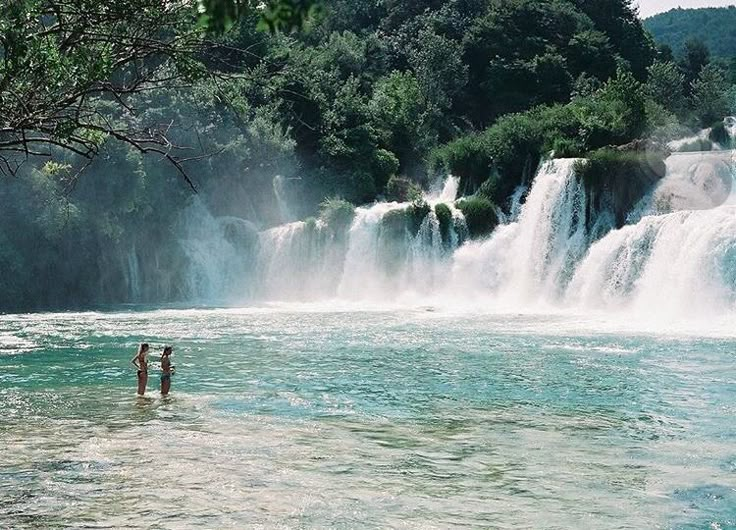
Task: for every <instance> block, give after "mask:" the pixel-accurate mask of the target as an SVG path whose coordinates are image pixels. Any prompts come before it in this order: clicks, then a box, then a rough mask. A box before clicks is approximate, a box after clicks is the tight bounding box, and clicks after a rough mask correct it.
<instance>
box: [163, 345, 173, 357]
mask: <svg viewBox="0 0 736 530" xmlns="http://www.w3.org/2000/svg"><path fill="white" fill-rule="evenodd" d="M173 349H174V348H172V347H171V346H164V352H163V355H167V354H169V355H171V352H172V350H173Z"/></svg>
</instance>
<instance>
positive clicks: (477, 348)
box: [0, 307, 736, 529]
mask: <svg viewBox="0 0 736 530" xmlns="http://www.w3.org/2000/svg"><path fill="white" fill-rule="evenodd" d="M580 330H584V331H580ZM144 339H145V340H147V341H149V342H151V343H152V344H153V346H154V348H156V349H157V350H158V349H159V348H160V346H163V345H164V344H166V343H172V344H174V346H175V354H174V358H173V359H174V364H175V365H176V367H177V374H176V375H175V377H174V379H173V385H172V391H173V394H172V396H171V397H170V398H169V399H161V397H160V396H158V395H157V393H156V390H157V385H158V379H157V377H156V374H155V369H154V370H152V374H151V379H150V382H149V394H150V396H149V397H147V398H146V399H139V398H137V397H136V396H135V370H134V368H133V367H132V366H131V365H130V358H131V357H132V356H133V354H134V352H135V347H136V344H137V343H138V342H139V341H141V340H144ZM735 352H736V339H735V338H733V337H729V336H723V335H721V336H711V337H702V336H696V335H672V334H670V333H667V334H664V333H636V332H633V331H631V332H626V333H622V332H620V331H618V332H614V331H612V330H610V329H608V328H606V327H605V326H598V325H597V324H595V323H592V324H591V323H590V322H588V323H587V324H585V325H583V324H582V323H581V321H579V320H576V318H575V317H574V316H571V315H567V316H543V315H526V316H525V315H511V316H509V315H478V314H476V315H468V314H464V315H457V314H448V313H443V312H442V311H427V310H424V309H417V310H393V311H358V310H353V311H347V310H345V311H325V310H324V309H323V310H319V311H316V310H309V309H304V308H302V309H296V308H289V307H280V308H260V309H242V310H204V309H203V310H151V311H127V312H108V313H46V314H29V315H4V316H0V410H1V415H0V447H2V458H0V528H5V527H9V528H49V527H73V528H149V527H154V528H243V527H268V528H273V527H284V528H317V527H325V526H328V525H329V526H334V527H338V528H340V527H342V528H355V527H395V528H402V527H403V528H419V527H421V528H447V527H458V526H467V527H494V528H528V527H535V528H683V529H684V528H721V529H725V528H736V422H735V421H734V416H735V415H736V404H735V403H736V402H735V401H734V390H735V389H736V387H735V382H736V368H735V367H736V353H735Z"/></svg>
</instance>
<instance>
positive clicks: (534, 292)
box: [451, 159, 588, 308]
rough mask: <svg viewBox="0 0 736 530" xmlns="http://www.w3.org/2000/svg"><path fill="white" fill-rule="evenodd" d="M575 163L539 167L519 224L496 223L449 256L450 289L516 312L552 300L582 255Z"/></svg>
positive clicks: (581, 202)
mask: <svg viewBox="0 0 736 530" xmlns="http://www.w3.org/2000/svg"><path fill="white" fill-rule="evenodd" d="M576 163H577V160H576V159H557V160H550V161H548V162H546V163H544V164H543V165H542V167H541V169H540V171H539V173H538V175H537V177H536V179H535V181H534V185H533V186H532V189H531V191H530V192H529V196H528V197H527V200H526V202H525V203H524V205H523V207H522V208H521V211H520V213H519V218H518V221H516V222H513V223H509V224H505V225H501V226H499V227H498V228H497V229H496V230H495V231H494V233H493V235H492V236H491V237H490V238H489V239H488V240H486V241H481V242H473V243H468V244H466V245H464V246H463V247H461V248H460V249H459V250H458V251H457V252H456V253H455V256H454V260H453V261H454V263H453V271H452V283H451V290H452V292H453V293H456V294H455V297H456V298H457V293H461V296H468V297H477V296H485V297H489V298H491V299H492V303H493V304H494V305H498V306H503V307H509V308H519V307H526V306H528V305H530V304H534V303H539V302H541V303H544V302H554V301H555V300H556V299H558V298H559V296H560V293H561V290H562V289H563V287H564V286H565V285H566V283H567V282H568V281H569V279H570V277H571V276H572V268H573V266H574V264H575V263H576V261H577V260H578V259H579V258H580V257H581V256H582V254H583V253H584V252H585V249H586V246H587V243H588V241H587V237H588V235H587V231H586V222H585V208H586V198H585V191H584V189H583V186H582V184H581V183H580V181H579V180H578V179H577V178H576V177H575V164H576Z"/></svg>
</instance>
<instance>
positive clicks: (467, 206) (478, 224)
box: [455, 195, 498, 238]
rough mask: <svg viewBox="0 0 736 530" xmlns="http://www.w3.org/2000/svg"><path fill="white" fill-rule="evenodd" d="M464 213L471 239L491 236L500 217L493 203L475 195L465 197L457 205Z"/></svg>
mask: <svg viewBox="0 0 736 530" xmlns="http://www.w3.org/2000/svg"><path fill="white" fill-rule="evenodd" d="M455 206H457V208H458V209H459V210H460V211H461V212H463V215H464V216H465V224H466V225H467V227H468V234H469V235H470V237H471V238H478V237H484V236H486V235H488V234H490V233H491V232H492V231H493V229H494V228H496V225H497V224H498V216H497V215H496V209H495V207H494V206H493V203H492V202H491V201H489V200H488V199H486V198H485V197H480V196H477V195H473V196H471V197H464V198H462V199H460V200H459V201H457V202H456V203H455Z"/></svg>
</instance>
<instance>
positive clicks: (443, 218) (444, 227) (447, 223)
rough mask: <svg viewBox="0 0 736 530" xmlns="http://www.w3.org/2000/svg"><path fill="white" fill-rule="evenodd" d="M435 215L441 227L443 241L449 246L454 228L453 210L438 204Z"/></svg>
mask: <svg viewBox="0 0 736 530" xmlns="http://www.w3.org/2000/svg"><path fill="white" fill-rule="evenodd" d="M434 214H435V215H436V216H437V221H438V222H439V225H440V234H441V235H442V241H443V242H444V243H445V244H447V243H449V242H450V234H451V232H452V228H453V219H452V210H450V207H449V206H447V205H446V204H436V205H435V207H434Z"/></svg>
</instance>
